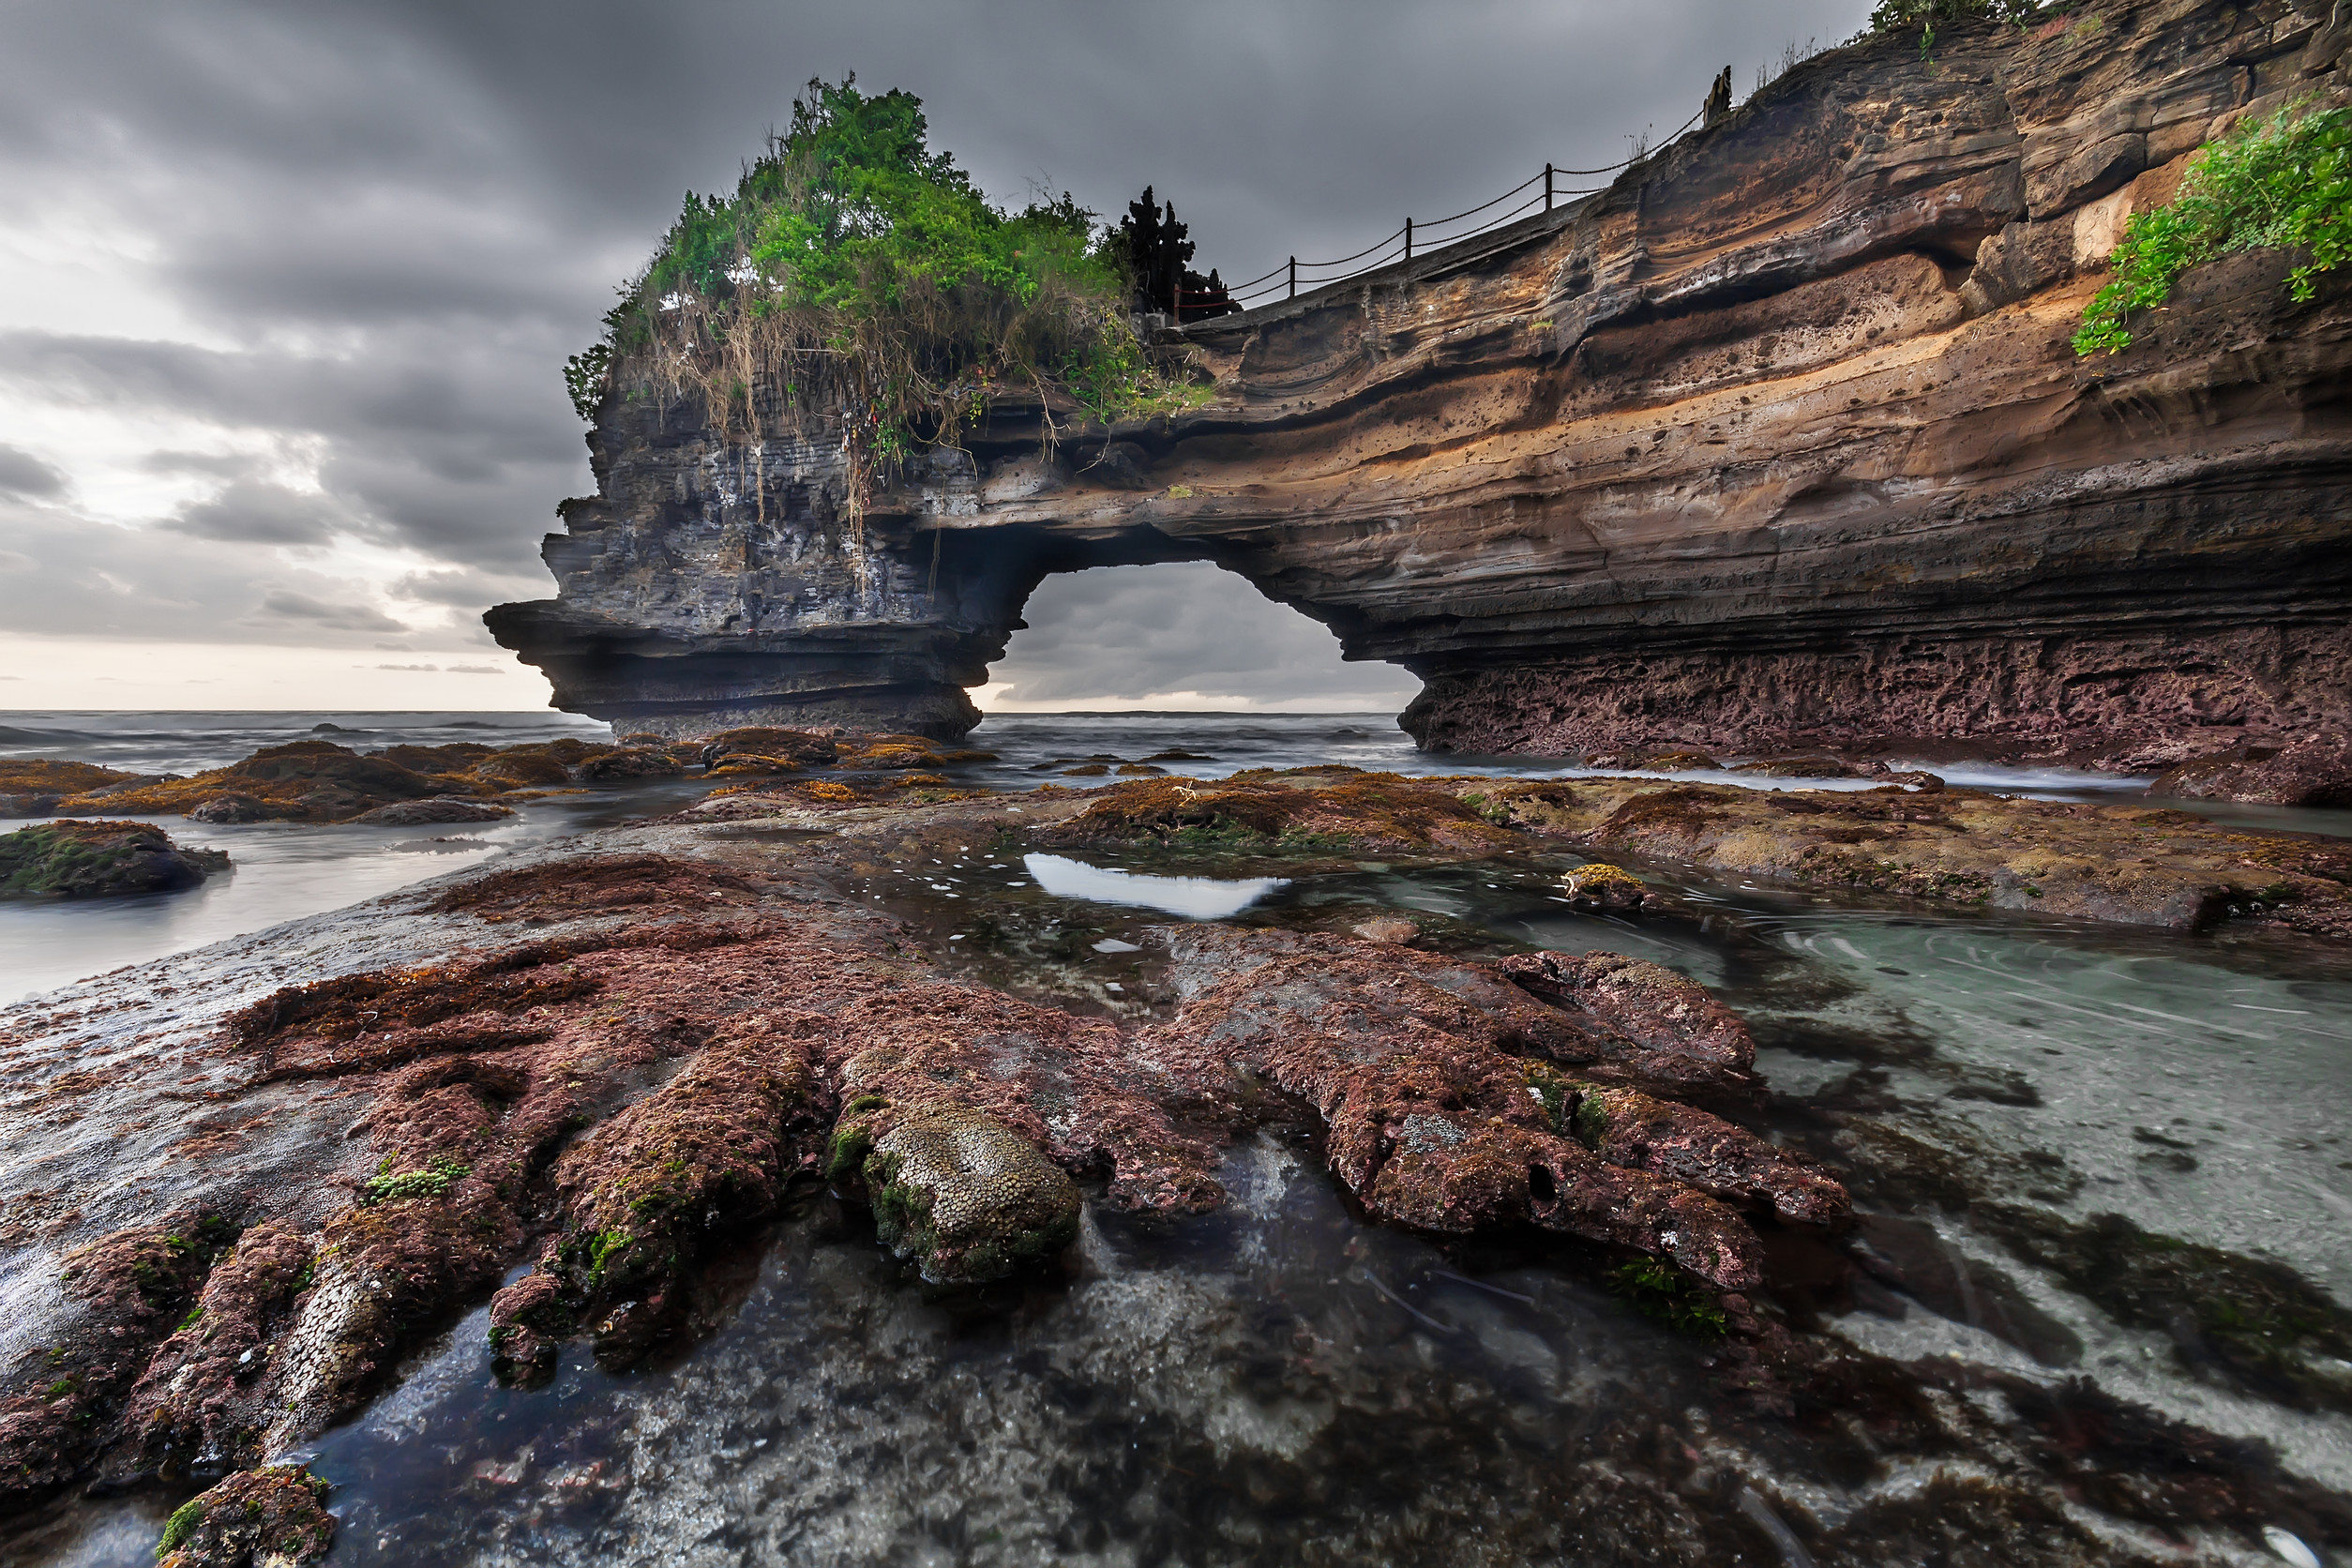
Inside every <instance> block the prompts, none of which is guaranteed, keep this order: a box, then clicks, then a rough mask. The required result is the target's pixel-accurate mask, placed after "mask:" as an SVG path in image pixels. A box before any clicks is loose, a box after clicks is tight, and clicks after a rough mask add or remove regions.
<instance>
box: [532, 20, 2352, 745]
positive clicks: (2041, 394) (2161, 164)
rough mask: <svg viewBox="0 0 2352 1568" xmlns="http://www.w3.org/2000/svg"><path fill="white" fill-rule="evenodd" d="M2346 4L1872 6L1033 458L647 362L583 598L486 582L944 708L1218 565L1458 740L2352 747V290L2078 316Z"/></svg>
mask: <svg viewBox="0 0 2352 1568" xmlns="http://www.w3.org/2000/svg"><path fill="white" fill-rule="evenodd" d="M2348 34H2352V29H2346V28H2344V27H2342V26H2332V25H2329V11H2328V10H2327V8H2325V7H2314V6H2309V5H2307V4H2304V3H2301V0H2259V3H2257V4H2253V5H2245V6H2236V7H2229V8H2215V7H2211V6H2207V5H2201V4H2196V3H2194V0H2097V3H2094V4H2092V5H2090V6H2088V7H2085V8H2081V9H2078V10H2076V11H2073V12H2072V13H2070V14H2068V15H2066V16H2063V17H2060V18H2058V19H2056V20H2054V21H2051V22H2049V23H2046V24H2043V25H2040V26H2038V27H2036V28H2034V29H2032V30H2029V31H2021V30H2019V29H2015V28H2011V27H2002V26H1996V25H1993V24H1990V23H1985V24H1981V25H1977V26H1973V27H1963V28H1954V29H1952V30H1950V31H1948V32H1939V33H1938V35H1937V42H1936V45H1935V49H1934V52H1933V57H1932V58H1922V53H1921V51H1920V49H1919V48H1918V45H1917V40H1916V39H1915V38H1910V37H1904V38H1888V39H1884V40H1880V41H1877V42H1874V43H1868V44H1863V45H1860V46H1856V47H1851V48H1847V49H1842V50H1837V51H1833V52H1832V53H1828V54H1825V55H1822V56H1819V57H1817V58H1816V59H1814V60H1812V61H1809V62H1807V63H1806V64H1804V65H1803V66H1802V67H1800V68H1798V69H1797V70H1795V71H1794V72H1792V73H1791V74H1789V75H1788V76H1787V77H1784V78H1783V79H1782V80H1780V81H1778V82H1776V83H1772V85H1771V86H1770V87H1768V88H1766V89H1765V90H1763V91H1762V92H1760V93H1759V94H1757V95H1756V98H1755V99H1754V100H1752V101H1751V102H1749V103H1748V104H1746V105H1744V106H1742V107H1741V108H1740V109H1739V110H1737V111H1735V112H1734V113H1731V114H1729V115H1728V116H1727V117H1726V118H1725V119H1723V120H1722V121H1721V122H1719V123H1717V124H1715V125H1714V126H1712V127H1711V128H1708V129H1707V130H1705V131H1703V132H1700V133H1698V134H1696V135H1694V136H1692V137H1689V138H1687V139H1685V140H1684V141H1682V142H1681V143H1677V144H1676V145H1674V146H1673V147H1672V148H1670V149H1668V150H1667V151H1666V152H1664V153H1662V154H1661V155H1659V156H1657V157H1655V158H1651V159H1649V160H1647V161H1646V162H1644V163H1642V164H1640V165H1637V166H1636V167H1635V168H1633V169H1632V170H1630V171H1628V172H1627V173H1625V175H1623V176H1622V177H1621V179H1619V180H1618V182H1617V183H1616V184H1615V185H1614V186H1613V187H1612V188H1610V189H1609V190H1607V191H1606V192H1605V193H1603V194H1601V195H1599V196H1596V197H1593V198H1591V199H1588V200H1586V201H1583V202H1581V203H1579V204H1575V205H1572V206H1568V207H1564V208H1562V209H1560V210H1557V211H1554V212H1550V213H1545V214H1541V215H1538V216H1536V217H1533V218H1530V219H1526V220H1523V221H1521V222H1519V223H1517V224H1515V225H1513V226H1510V227H1507V228H1504V229H1502V230H1500V231H1497V232H1496V233H1494V234H1489V235H1486V236H1484V237H1482V238H1480V239H1478V240H1475V241H1472V242H1468V243H1466V244H1465V245H1463V246H1458V247H1455V248H1452V249H1441V250H1439V251H1435V252H1431V253H1429V254H1427V255H1425V256H1423V257H1418V258H1416V259H1415V260H1414V261H1412V262H1411V263H1410V264H1403V265H1397V266H1392V267H1389V268H1386V269H1383V270H1381V271H1379V272H1376V273H1373V274H1370V275H1368V276H1365V277H1364V278H1361V279H1354V280H1351V281H1349V282H1347V283H1345V284H1341V285H1334V286H1333V287H1330V288H1327V289H1324V290H1321V291H1319V292H1316V293H1313V294H1307V295H1304V296H1302V297H1301V298H1299V299H1297V300H1295V301H1289V302H1285V303H1283V304H1280V305H1278V306H1275V307H1272V308H1268V309H1259V310H1256V311H1251V312H1247V313H1244V314H1241V315H1235V316H1229V317H1226V318H1223V319H1220V320H1217V321H1214V322H1204V323H1199V324H1194V325H1192V326H1191V327H1189V328H1187V329H1186V331H1185V335H1184V338H1185V347H1184V351H1185V352H1187V353H1189V354H1192V355H1193V357H1194V359H1195V362H1196V364H1197V365H1198V367H1199V370H1200V372H1201V373H1203V374H1205V375H1208V376H1210V377H1213V378H1214V383H1215V388H1216V396H1215V398H1214V400H1213V401H1211V402H1209V403H1208V404H1207V405H1205V406H1203V407H1201V408H1199V409H1197V410H1195V411H1193V412H1191V413H1189V414H1186V415H1180V416H1178V417H1176V418H1175V419H1174V420H1172V421H1168V420H1162V421H1159V422H1155V423H1153V424H1151V425H1149V426H1141V425H1138V426H1134V427H1124V426H1123V427H1120V428H1118V429H1116V430H1112V431H1110V432H1108V437H1106V436H1105V435H1104V434H1103V433H1101V432H1095V433H1093V434H1092V435H1090V436H1080V437H1078V438H1077V439H1065V440H1063V442H1062V443H1061V444H1060V445H1058V446H1056V447H1055V448H1054V450H1053V451H1052V452H1050V453H1049V454H1041V452H1040V442H1039V439H1038V436H1039V423H1038V420H1037V417H1036V411H1035V410H1034V409H1030V410H1026V411H1024V410H1022V409H1019V408H1016V407H1012V406H1009V405H1000V406H999V407H998V408H997V409H996V410H995V411H994V414H993V415H992V419H991V422H990V423H989V424H988V425H987V426H986V427H984V428H983V429H982V430H979V431H978V432H977V434H976V436H975V438H974V439H973V440H972V442H971V443H970V447H969V450H968V451H957V452H942V453H937V454H933V455H931V456H929V457H927V458H926V459H924V460H922V461H921V462H920V463H919V464H918V465H917V466H916V467H915V468H913V469H912V470H911V471H909V472H906V473H903V474H900V475H895V476H887V475H886V476H883V482H882V483H880V484H879V485H878V486H877V487H876V488H875V489H874V490H873V491H872V493H871V495H870V497H869V498H867V499H864V500H862V501H859V500H856V499H855V498H856V497H858V496H859V495H860V494H861V493H862V492H861V491H860V490H859V488H858V487H856V486H853V485H852V482H851V476H850V475H849V474H848V473H847V471H846V469H845V467H844V460H843V458H842V448H841V444H840V442H839V440H838V438H837V435H834V434H829V433H827V432H826V431H824V430H808V431H803V432H797V433H794V432H788V431H784V430H781V429H778V430H775V431H771V432H769V433H768V434H767V435H766V436H765V437H763V438H761V437H755V438H750V439H741V440H730V439H722V438H721V437H720V436H719V435H717V434H716V433H715V432H713V431H711V430H705V429H704V428H702V426H701V421H700V418H699V416H698V415H697V414H696V412H695V411H694V410H693V409H691V408H688V407H684V406H679V405H669V406H662V405H659V404H657V403H656V402H654V401H651V400H645V399H642V398H639V399H636V400H632V399H630V398H628V397H625V396H615V397H613V398H611V399H609V400H607V402H606V404H605V406H604V407H603V409H602V411H601V413H600V415H599V420H598V423H597V427H596V431H595V433H594V434H593V435H592V437H591V447H592V451H593V453H594V457H595V464H596V475H597V479H598V484H599V487H600V491H599V494H598V495H597V496H596V498H594V499H591V500H585V501H576V502H571V503H567V504H566V505H565V507H564V508H563V516H564V519H565V523H566V525H567V532H566V533H565V534H563V535H553V536H550V539H549V541H548V544H547V549H546V551H545V553H546V556H547V560H548V563H549V565H550V567H551V568H552V569H553V571H554V572H555V575H556V578H557V580H558V582H559V585H560V587H559V593H558V596H557V597H556V598H554V599H552V600H548V601H541V602H538V603H533V604H522V605H507V606H503V607H501V608H500V609H498V610H496V611H492V612H491V614H490V618H489V619H490V626H491V627H492V629H493V630H494V631H495V632H496V633H497V635H498V636H499V638H500V639H501V641H504V642H505V643H506V645H508V646H509V647H513V648H516V649H518V650H519V651H520V653H521V654H522V656H524V657H525V658H526V659H527V660H529V661H530V662H532V663H535V664H537V665H539V666H540V667H541V668H542V669H544V670H546V671H548V673H549V674H550V676H551V677H552V678H553V680H554V682H555V688H556V696H555V701H556V703H557V705H559V706H564V707H568V708H573V709H576V710H579V711H582V712H586V713H590V714H594V715H596V716H602V717H609V718H619V719H624V720H626V722H627V723H629V724H630V725H632V726H635V727H639V728H644V729H648V730H654V731H662V732H666V733H681V734H692V733H699V732H703V731H709V730H714V729H718V728H722V727H724V726H726V725H728V724H746V723H792V724H799V723H807V722H811V721H824V722H843V723H851V724H868V725H876V726H881V727H887V728H893V729H900V730H915V731H925V732H928V733H933V734H943V733H952V732H957V731H961V730H963V729H965V728H968V727H969V726H970V725H971V724H972V722H974V719H975V715H974V712H973V710H972V707H971V705H970V703H969V701H967V700H966V698H965V697H964V694H963V688H965V687H967V686H974V685H977V684H979V683H980V682H981V681H982V680H983V679H984V678H985V676H986V673H987V666H988V662H989V661H990V660H992V659H994V658H997V657H999V656H1001V655H1002V653H1003V649H1004V647H1005V644H1006V641H1007V639H1008V638H1009V637H1010V635H1011V633H1012V632H1013V630H1015V629H1016V628H1017V627H1018V626H1019V625H1020V622H1019V619H1018V617H1019V614H1020V610H1021V606H1022V603H1023V601H1024V600H1025V599H1026V597H1027V596H1028V595H1029V593H1030V591H1031V590H1032V589H1033V588H1034V587H1035V585H1036V584H1037V583H1038V582H1039V581H1040V580H1042V579H1043V578H1044V577H1045V576H1047V575H1048V574H1049V573H1053V572H1058V571H1068V570H1076V569H1079V568H1083V567H1088V566H1094V565H1117V564H1126V563H1140V562H1156V561H1176V560H1208V561H1214V562H1215V563H1217V564H1218V565H1224V566H1227V567H1229V568H1231V569H1233V570H1235V571H1238V572H1241V573H1243V574H1244V575H1245V576H1247V577H1248V578H1249V579H1250V580H1252V581H1253V582H1254V583H1255V584H1257V585H1258V586H1259V588H1260V589H1261V590H1262V591H1264V592H1265V593H1266V594H1267V595H1269V596H1272V597H1274V598H1276V599H1279V600H1281V601H1283V602H1285V603H1288V604H1290V605H1293V606H1295V607H1297V608H1298V609H1300V610H1302V611H1304V612H1306V613H1307V614H1309V615H1312V616H1314V617H1316V618H1317V619H1319V620H1320V621H1323V622H1325V623H1327V624H1328V625H1329V626H1331V627H1332V628H1333V630H1334V632H1335V633H1336V634H1337V635H1338V636H1339V637H1340V639H1341V641H1342V643H1343V646H1344V649H1345V651H1346V653H1347V655H1348V656H1349V657H1353V658H1379V659H1389V660H1393V661H1395V662H1397V663H1400V664H1402V665H1404V666H1406V667H1407V668H1409V669H1410V670H1411V671H1413V672H1414V673H1416V674H1418V675H1420V676H1421V677H1422V678H1423V679H1424V681H1425V683H1426V686H1425V690H1424V692H1423V693H1422V695H1421V696H1420V698H1419V699H1417V700H1416V701H1414V703H1413V704H1412V706H1411V707H1410V709H1409V710H1408V711H1407V713H1406V715H1405V716H1404V718H1403V720H1402V722H1403V723H1404V724H1405V726H1406V728H1407V729H1409V730H1410V731H1411V732H1412V733H1413V734H1414V736H1415V737H1416V738H1417V739H1419V740H1420V741H1421V742H1422V743H1423V744H1424V745H1425V746H1432V747H1438V748H1452V749H1463V750H1487V751H1526V752H1538V753H1569V754H1573V753H1581V752H1585V751H1588V750H1592V749H1598V748H1604V747H1616V746H1643V745H1649V746H1656V745H1661V744H1664V745H1679V746H1703V747H1705V748H1708V749H1709V750H1711V751H1717V752H1721V751H1734V752H1736V751H1743V750H1744V751H1755V750H1759V749H1770V748H1775V747H1786V746H1791V745H1796V744H1804V745H1811V746H1823V745H1827V746H1840V747H1855V746H1867V745H1870V744H1873V743H1877V742H1881V741H1884V740H1888V739H1913V738H1923V739H1929V740H1934V741H1937V742H1943V743H1955V744H1960V745H1964V746H1975V747H1979V748H1993V749H1998V750H2003V751H2007V752H2011V753H2022V752H2029V753H2037V754H2043V755H2048V754H2058V753H2064V754H2071V755H2074V756H2077V757H2082V758H2095V759H2101V760H2105V761H2111V762H2115V763H2118V764H2125V765H2135V766H2161V765H2170V764H2173V763H2177V762H2180V761H2187V760H2191V759H2194V758H2196V757H2200V756H2204V755H2207V754H2210V753H2214V752H2219V751H2223V750H2225V749H2228V748H2229V747H2231V746H2239V745H2242V744H2246V743H2250V742H2265V743H2284V742H2286V741H2293V742H2295V743H2297V744H2299V745H2303V746H2319V747H2321V748H2322V749H2323V750H2325V749H2329V748H2334V749H2337V750H2342V749H2344V748H2345V746H2346V739H2345V737H2346V735H2347V733H2348V732H2352V695H2347V694H2352V633H2348V632H2347V623H2348V622H2352V549H2347V548H2346V546H2347V543H2352V512H2347V508H2346V507H2345V505H2344V503H2343V501H2342V499H2341V496H2342V492H2343V485H2344V479H2345V477H2346V475H2347V472H2352V406H2348V405H2347V402H2346V399H2345V396H2344V390H2343V389H2344V386H2345V385H2347V384H2352V383H2347V381H2346V378H2345V376H2344V368H2345V365H2346V360H2347V354H2348V352H2352V351H2347V346H2346V342H2347V328H2348V327H2352V305H2347V303H2346V295H2345V292H2344V288H2343V287H2342V286H2341V285H2337V284H2333V283H2331V282H2329V280H2328V279H2323V280H2322V281H2323V285H2325V286H2323V287H2322V289H2321V291H2320V294H2319V297H2318V298H2317V299H2315V300H2314V301H2313V302H2310V303H2308V304H2302V305H2298V304H2296V303H2294V302H2293V301H2292V300H2290V298H2289V297H2288V294H2287V293H2286V291H2285V289H2284V287H2283V286H2282V278H2283V276H2284V270H2285V268H2286V266H2287V264H2288V261H2287V258H2285V257H2284V256H2283V255H2281V254H2279V253H2276V252H2259V251H2258V252H2249V253H2245V254H2242V255H2239V256H2236V257H2232V258H2230V259H2228V260H2226V261H2224V262H2223V263H2219V264H2214V265H2212V266H2210V267H2208V268H2205V269H2203V270H2202V271H2200V272H2197V273H2194V274H2192V275H2191V276H2190V277H2188V278H2187V279H2184V280H2183V282H2182V284H2181V285H2180V287H2179V290H2178V292H2177V293H2176V295H2175V300H2174V303H2173V305H2172V307H2171V308H2170V309H2167V310H2166V311H2164V312H2161V313H2158V314H2157V315H2156V316H2155V317H2154V318H2153V319H2152V320H2150V321H2148V323H2146V324H2144V326H2143V327H2141V328H2138V329H2136V330H2138V335H2139V341H2137V342H2136V343H2135V344H2134V345H2133V348H2132V349H2130V350H2129V351H2128V352H2126V353H2124V354H2120V355H2118V356H2114V357H2108V358H2100V359H2096V360H2079V359H2077V357H2076V356H2075V354H2073V351H2072V349H2071V348H2070V346H2069V343H2068V338H2069V336H2070V334H2071V332H2072V331H2073V326H2074V324H2076V322H2077V321H2078V319H2079V317H2080V313H2081V311H2082V309H2083V307H2084V306H2085V305H2086V304H2087V303H2088V300H2089V298H2090V296H2091V295H2092V294H2093V293H2095V291H2096V290H2097V289H2098V287H2099V286H2100V284H2101V282H2102V281H2103V277H2104V273H2103V261H2104V258H2105V257H2106V255H2107V253H2108V252H2109V251H2110V250H2111V249H2113V247H2114V245H2115V243H2116V241H2117V239H2118V236H2119V234H2120V233H2121V228H2122V224H2123V222H2124V220H2125V219H2126V218H2127V217H2128V216H2129V215H2130V214H2131V213H2133V212H2134V211H2139V210H2144V209H2146V208H2148V207H2149V206H2152V205H2154V204H2159V203H2161V202H2163V201H2164V200H2165V199H2166V198H2167V197H2168V196H2169V195H2170V194H2171V192H2172V190H2173V189H2174V188H2175V187H2176V185H2177V183H2178V181H2179V176H2180V173H2181V172H2182V170H2183V168H2184V166H2185V162H2186V160H2187V158H2189V156H2190V155H2191V154H2192V153H2193V152H2194V150H2195V149H2196V148H2197V147H2198V146H2200V145H2201V144H2203V143H2205V142H2207V141H2208V140H2209V139H2210V138H2211V137H2213V136H2215V135H2217V134H2219V133H2221V132H2222V131H2224V130H2225V129H2226V128H2229V127H2230V126H2231V125H2232V124H2234V123H2236V121H2237V120H2238V119H2239V118H2240V117H2242V116H2245V115H2248V114H2257V113H2269V112H2270V111H2271V110H2274V109H2275V108H2277V107H2279V106H2281V105H2283V104H2285V103H2288V102H2291V101H2297V100H2299V99H2302V98H2315V99H2316V100H2318V101H2333V100H2338V99H2341V98H2343V97H2344V95H2345V92H2346V76H2345V68H2344V59H2345V43H2346V38H2347V36H2348ZM1065 435H1066V426H1065Z"/></svg>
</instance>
